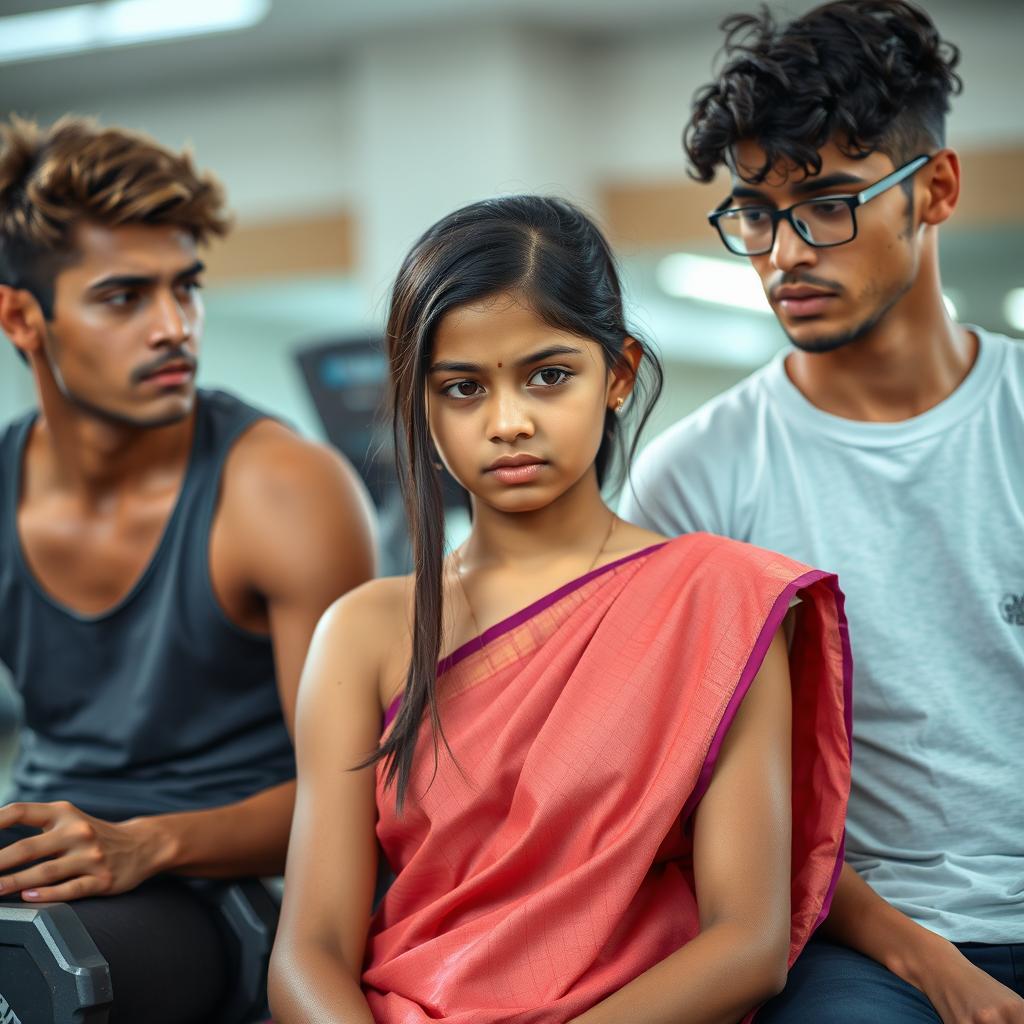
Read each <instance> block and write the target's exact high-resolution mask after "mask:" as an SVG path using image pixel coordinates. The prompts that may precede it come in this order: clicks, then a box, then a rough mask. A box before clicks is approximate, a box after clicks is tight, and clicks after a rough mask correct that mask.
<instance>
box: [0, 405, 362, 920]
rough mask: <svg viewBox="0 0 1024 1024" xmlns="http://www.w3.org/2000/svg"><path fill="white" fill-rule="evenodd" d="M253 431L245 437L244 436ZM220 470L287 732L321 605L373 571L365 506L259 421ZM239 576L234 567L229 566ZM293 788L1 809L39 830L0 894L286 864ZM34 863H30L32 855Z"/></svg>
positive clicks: (328, 456)
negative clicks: (222, 798) (98, 810)
mask: <svg viewBox="0 0 1024 1024" xmlns="http://www.w3.org/2000/svg"><path fill="white" fill-rule="evenodd" d="M250 435H251V436H250ZM250 435H246V437H245V438H243V439H242V441H240V442H239V444H238V445H237V446H236V450H235V451H234V452H232V455H231V456H230V458H229V460H228V464H227V466H226V468H225V474H224V481H223V485H222V499H221V504H220V508H219V510H218V527H217V528H218V529H220V528H222V527H223V529H224V530H225V531H226V536H228V537H229V538H230V542H229V544H228V545H227V547H226V554H225V557H226V558H227V559H228V561H229V562H230V563H231V564H232V565H235V564H236V563H237V565H238V566H239V570H240V572H241V573H242V574H243V578H244V581H245V583H246V585H247V586H248V587H250V588H251V589H252V591H253V592H254V593H255V594H258V595H260V596H261V597H262V599H263V601H264V602H265V605H266V609H267V618H268V621H269V625H270V633H271V637H272V639H273V644H274V658H275V663H276V666H277V679H278V689H279V692H280V696H281V705H282V709H283V712H284V716H285V721H286V722H287V724H288V727H289V730H291V728H292V723H293V717H294V709H295V701H296V694H297V691H298V680H299V675H300V673H301V671H302V664H303V660H304V658H305V655H306V650H307V648H308V646H309V641H310V638H311V637H312V634H313V629H314V628H315V626H316V623H317V621H318V620H319V618H320V616H321V614H322V613H323V611H324V609H325V608H327V606H328V605H329V604H330V603H331V602H332V601H334V600H335V599H336V598H337V597H339V596H340V595H341V594H343V593H345V592H346V591H348V590H350V589H352V588H354V587H355V586H358V585H359V584H360V583H362V582H364V581H365V580H367V579H369V578H370V577H371V576H372V575H373V571H374V555H373V532H372V525H371V524H372V518H371V512H370V505H369V501H368V499H367V497H366V495H365V492H364V491H363V489H362V487H361V485H360V484H359V482H358V480H357V478H356V477H355V474H354V472H353V471H352V469H351V467H349V466H348V465H347V463H345V462H344V461H343V460H342V459H340V458H339V457H338V456H337V455H336V454H334V453H332V452H330V451H328V450H326V449H324V448H322V447H320V446H318V445H313V444H310V443H309V442H306V441H303V440H301V439H299V438H298V437H296V436H295V435H294V434H292V433H291V432H290V431H287V430H285V428H283V427H281V426H280V425H278V424H274V423H269V422H268V423H266V424H262V423H261V424H258V425H257V426H256V427H255V428H253V430H252V431H251V432H250ZM232 571H234V570H232ZM294 795H295V786H294V783H291V782H288V783H285V784H282V785H279V786H274V787H272V788H270V789H267V790H264V791H262V792H260V793H256V794H254V795H252V796H250V797H248V798H246V799H245V800H241V801H238V802H236V803H232V804H229V805H226V806H223V807H217V808H210V809H207V810H202V811H189V812H180V813H174V814H162V815H153V816H147V817H139V818H134V819H131V820H129V821H126V822H120V823H110V822H105V821H102V820H100V819H96V818H92V817H90V816H89V815H86V814H85V813H84V812H82V811H80V810H78V809H77V808H75V807H73V806H71V805H70V804H66V803H63V802H61V803H54V804H17V805H11V806H10V807H7V808H3V809H2V810H0V828H6V827H9V826H11V825H15V824H25V825H30V826H32V827H35V828H40V829H42V830H43V833H42V835H39V836H33V837H31V838H29V839H23V840H21V841H19V842H17V843H13V844H11V845H10V846H8V847H6V848H5V849H3V850H0V892H4V893H11V892H22V893H23V894H24V895H25V896H26V898H28V899H35V900H40V901H46V900H69V899H78V898H81V897H83V896H95V895H104V894H108V895H112V894H116V893H118V892H125V891H127V890H128V889H131V888H134V887H135V886H136V885H138V884H139V883H140V882H142V881H144V880H145V879H146V878H148V877H150V876H152V875H154V874H157V873H160V872H168V871H169V872H177V873H180V874H188V875H198V876H207V877H231V876H238V875H252V874H272V873H276V872H279V871H281V870H283V866H284V855H285V851H286V849H287V845H288V831H289V826H290V822H291V816H292V809H293V805H294ZM35 860H41V863H39V864H36V865H33V866H28V867H27V866H26V865H28V864H30V863H31V862H32V861H35Z"/></svg>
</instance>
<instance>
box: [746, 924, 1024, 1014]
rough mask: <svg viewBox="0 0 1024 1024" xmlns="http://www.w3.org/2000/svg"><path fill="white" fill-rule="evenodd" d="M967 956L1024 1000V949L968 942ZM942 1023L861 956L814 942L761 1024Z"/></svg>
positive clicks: (919, 998)
mask: <svg viewBox="0 0 1024 1024" xmlns="http://www.w3.org/2000/svg"><path fill="white" fill-rule="evenodd" d="M957 948H958V949H959V950H960V952H961V953H963V954H964V956H965V957H967V959H968V960H970V961H971V963H973V964H974V965H975V967H980V968H981V969H982V970H983V971H985V972H986V973H988V974H990V975H992V977H993V978H995V979H996V981H998V982H1001V983H1002V984H1003V985H1005V986H1006V987H1007V988H1010V989H1013V990H1014V991H1015V992H1017V993H1018V995H1024V945H1011V946H990V945H984V944H982V943H974V942H968V943H963V944H960V945H958V946H957ZM809 1022H813V1024H941V1020H940V1018H939V1015H938V1014H937V1013H936V1012H935V1009H934V1008H933V1007H932V1004H931V1003H930V1002H929V1000H928V999H927V998H926V997H925V995H924V994H923V993H922V992H921V991H920V990H918V989H916V988H914V986H913V985H908V984H907V982H905V981H903V980H902V979H900V978H898V977H896V975H895V974H893V973H892V972H891V971H890V970H888V969H887V968H885V967H883V966H882V965H881V964H879V963H876V962H875V961H874V960H870V959H868V957H866V956H862V955H861V954H860V953H856V952H854V951H853V950H852V949H848V948H847V947H846V946H837V945H834V944H833V943H831V942H826V941H824V940H823V939H812V940H811V941H810V942H809V943H808V945H807V948H806V949H805V950H804V951H803V953H802V954H801V955H800V957H799V959H798V960H797V962H796V963H795V964H794V965H793V969H792V970H791V971H790V972H789V980H788V981H787V982H786V987H785V989H783V991H782V993H781V994H780V995H778V996H776V997H775V998H774V999H773V1000H772V1001H771V1002H769V1003H767V1004H766V1005H765V1006H764V1008H763V1009H762V1010H761V1011H760V1013H758V1015H757V1024H809Z"/></svg>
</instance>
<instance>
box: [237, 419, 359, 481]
mask: <svg viewBox="0 0 1024 1024" xmlns="http://www.w3.org/2000/svg"><path fill="white" fill-rule="evenodd" d="M223 486H224V491H225V494H227V492H228V489H229V488H240V489H242V490H244V491H247V492H248V491H249V490H250V489H255V490H258V491H259V492H261V493H262V494H263V495H264V496H265V497H266V498H269V499H271V500H274V499H281V500H287V498H288V496H289V495H290V494H292V493H293V492H294V489H295V488H299V489H302V490H305V489H314V490H323V489H325V488H327V489H335V490H337V491H341V492H349V493H351V495H352V496H353V497H355V496H357V495H358V496H359V497H360V498H361V499H362V498H363V497H364V493H365V492H364V491H363V486H362V483H361V482H360V480H359V477H358V475H357V474H356V472H355V470H354V469H353V467H352V464H351V463H350V462H349V461H348V460H347V459H346V458H345V457H344V456H343V455H341V454H340V453H339V452H338V451H336V450H335V449H333V448H330V447H328V446H327V445H325V444H320V443H319V442H316V441H311V440H309V439H307V438H304V437H300V436H299V435H298V434H297V433H295V431H294V430H292V429H290V428H289V427H286V426H285V425H284V424H283V423H279V422H278V421H277V420H272V419H262V420H257V422H256V423H254V424H253V425H252V426H251V427H250V428H249V429H248V430H247V431H246V432H245V433H244V434H243V435H242V436H241V437H240V438H239V439H238V441H237V442H236V444H235V446H234V448H233V449H232V450H231V454H230V455H229V457H228V461H227V465H226V466H225V471H224V485H223Z"/></svg>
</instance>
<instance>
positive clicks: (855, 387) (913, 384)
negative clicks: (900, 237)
mask: <svg viewBox="0 0 1024 1024" xmlns="http://www.w3.org/2000/svg"><path fill="white" fill-rule="evenodd" d="M919 284H922V282H919ZM977 355H978V339H977V338H976V337H975V336H974V335H973V334H972V333H971V332H970V331H968V330H967V329H966V328H964V327H962V326H960V325H959V324H956V323H954V322H953V321H951V320H950V319H949V317H948V316H947V314H946V310H945V307H944V306H943V304H942V293H941V290H940V289H939V285H938V280H937V279H936V280H935V282H934V286H933V287H927V288H925V287H921V288H919V287H918V286H915V287H914V288H913V289H911V291H909V292H908V293H907V294H906V295H904V296H903V297H902V298H901V299H900V301H899V302H897V303H896V305H895V306H893V308H892V309H890V310H889V312H888V313H887V314H886V315H885V316H884V317H883V318H882V320H880V321H879V323H878V324H877V325H876V326H875V327H874V328H873V329H872V330H871V331H870V332H869V333H868V334H866V335H865V336H864V337H862V338H859V339H858V340H857V341H854V342H851V343H850V344H848V345H845V346H843V347H842V348H838V349H835V350H834V351H832V352H822V353H811V352H800V351H797V352H791V353H790V354H789V355H788V356H787V357H786V363H785V366H786V372H787V374H788V376H789V378H790V380H791V381H792V382H793V383H794V384H795V385H796V387H797V388H798V389H799V390H800V392H801V393H802V394H803V395H804V397H805V398H807V400H808V401H810V402H811V403H813V404H814V405H816V406H817V407H818V408H819V409H822V410H824V411H825V412H828V413H832V414H833V415H835V416H842V417H843V418H845V419H851V420H863V421H868V422H883V423H891V422H899V421H901V420H907V419H910V418H911V417H913V416H919V415H920V414H921V413H923V412H927V410H929V409H931V408H933V407H934V406H936V405H938V404H939V403H940V402H942V401H943V400H944V399H946V398H948V397H949V396H950V395H951V394H952V393H953V392H954V391H955V390H956V389H957V388H958V387H959V386H960V384H961V383H962V382H963V380H964V378H965V377H966V376H967V374H968V373H969V372H970V370H971V367H972V366H973V365H974V361H975V359H976V358H977Z"/></svg>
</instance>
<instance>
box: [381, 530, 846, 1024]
mask: <svg viewBox="0 0 1024 1024" xmlns="http://www.w3.org/2000/svg"><path fill="white" fill-rule="evenodd" d="M794 597H799V598H800V603H799V604H798V605H797V606H796V609H795V629H794V633H793V636H792V641H791V645H790V671H791V675H792V686H793V714H794V720H793V871H792V933H791V934H792V941H791V947H790V963H792V962H793V959H795V957H796V955H797V953H798V952H799V951H800V950H801V949H802V948H803V946H804V943H805V942H806V941H807V939H808V937H809V936H810V934H811V933H812V932H813V930H814V928H815V927H816V926H817V924H818V923H819V922H820V921H821V920H822V918H823V917H824V915H825V914H826V912H827V910H828V904H829V901H830V899H831V895H832V891H833V888H834V886H835V882H836V879H837V877H838V871H839V868H840V866H841V864H842V850H843V820H844V815H845V810H846V800H847V794H848V790H849V771H850V676H851V663H850V654H849V646H848V642H847V636H846V625H845V619H844V616H843V608H842V604H843V602H842V594H841V593H840V591H839V589H838V585H837V581H836V579H835V577H834V576H831V575H829V574H827V573H824V572H819V571H816V570H811V569H808V567H807V566H804V565H800V564H799V563H797V562H793V561H791V560H789V559H787V558H784V557H783V556H781V555H777V554H773V553H771V552H767V551H762V550H760V549H758V548H754V547H751V546H749V545H746V544H740V543H738V542H735V541H730V540H725V539H723V538H720V537H712V536H709V535H707V534H693V535H689V536H685V537H681V538H678V539H676V540H674V541H669V542H668V543H665V544H661V545H658V546H656V547H653V548H648V549H646V550H644V551H641V552H638V553H637V554H634V555H631V556H628V557H626V558H623V559H621V560H619V561H617V562H614V563H612V564H610V565H606V566H602V567H601V568H599V569H596V570H594V571H592V572H590V573H588V574H587V575H585V576H583V577H581V578H579V579H577V580H574V581H573V582H571V583H569V584H566V585H565V586H564V587H561V588H560V589H559V590H557V591H555V592H554V593H552V594H550V595H548V596H547V597H545V598H543V599H542V600H540V601H538V602H536V603H534V604H532V605H530V606H529V607H528V608H525V609H523V610H522V611H521V612H519V613H517V614H516V615H513V616H512V617H511V618H509V619H506V620H505V621H504V622H502V623H499V624H498V625H497V626H494V627H493V628H491V629H489V630H487V631H486V632H485V633H483V634H482V635H481V636H479V637H477V638H476V639H475V640H472V641H470V642H469V643H468V644H466V645H465V646H463V647H462V648H460V649H459V650H458V651H456V652H455V653H454V654H452V655H451V656H450V657H448V658H447V659H445V660H444V661H443V662H442V663H441V664H440V665H439V693H440V700H441V716H442V722H443V725H444V730H445V734H446V736H447V739H448V742H449V743H450V745H451V749H452V751H453V753H454V755H455V758H456V759H457V764H456V763H455V762H454V761H453V760H452V758H451V757H450V756H448V754H447V753H446V752H445V751H444V748H443V746H442V749H441V752H440V755H439V762H438V767H437V773H436V776H435V775H434V758H433V749H432V744H431V736H430V731H429V726H424V728H423V730H422V731H421V734H420V740H419V747H418V748H417V754H416V761H415V763H414V768H413V775H412V782H411V785H410V788H409V795H408V797H407V799H406V803H405V809H404V811H403V813H402V814H401V815H396V813H395V796H394V790H393V789H388V790H385V789H384V788H383V785H382V781H381V780H382V778H383V773H382V772H378V790H377V800H378V807H379V809H380V819H379V823H378V836H379V838H380V842H381V845H382V847H383V850H384V852H385V854H386V856H387V858H388V860H389V862H390V863H391V865H392V867H393V869H394V870H395V872H396V875H397V878H396V880H395V882H394V884H393V885H392V887H391V889H390V890H389V891H388V893H387V895H386V897H385V899H384V901H383V903H382V904H381V906H380V908H379V910H378V912H377V914H376V916H375V918H374V920H373V923H372V926H371V931H370V936H369V940H368V944H367V960H366V969H365V972H364V976H363V986H364V991H365V992H366V995H367V998H368V1000H369V1003H370V1008H371V1010H372V1012H373V1015H374V1018H375V1019H376V1020H377V1021H378V1022H382V1024H421V1022H426V1021H444V1022H447V1024H497V1022H514V1024H562V1022H564V1021H567V1020H569V1019H571V1018H572V1017H574V1016H576V1015H578V1014H580V1013H582V1012H583V1011H584V1010H586V1009H588V1008H589V1007H591V1006H593V1005H594V1004H595V1003H597V1002H599V1001H600V1000H601V999H603V998H604V997H605V996H607V995H608V994H610V993H611V992H614V991H616V990H617V989H619V988H621V987H622V986H623V985H625V984H627V983H628V982H629V981H631V980H632V979H633V978H635V977H636V976H638V975H639V974H641V973H643V972H644V971H645V970H647V969H648V968H649V967H651V966H652V965H653V964H655V963H657V962H658V961H659V960H662V959H664V958H665V957H666V956H668V955H669V954H670V953H672V952H673V951H675V950H676V949H678V948H679V947H680V946H682V945H683V944H684V943H686V942H688V941H689V940H690V939H692V938H693V937H694V936H695V935H696V934H697V932H698V931H699V918H698V912H697V905H696V899H695V895H694V883H693V874H692V860H691V849H692V820H691V819H692V815H693V811H694V809H695V807H696V806H697V804H698V802H699V801H700V799H701V796H702V795H703V793H704V792H705V791H706V789H707V787H708V785H709V783H710V780H711V773H712V770H713V768H714V764H715V759H716V757H717V755H718V751H719V749H720V747H721V744H722V740H723V737H724V736H725V734H726V732H727V731H728V729H729V725H730V723H731V722H732V720H733V717H734V715H735V712H736V710H737V708H738V706H739V704H740V702H741V701H742V699H743V696H744V694H745V693H746V691H747V688H748V687H749V685H750V683H751V681H752V680H753V678H754V676H755V675H756V674H757V671H758V669H759V667H760V665H761V661H762V659H763V658H764V655H765V652H766V651H767V648H768V645H769V644H770V642H771V639H772V637H773V636H774V634H775V632H776V630H777V629H778V628H779V626H780V624H781V623H782V620H783V618H784V616H785V615H786V612H787V610H788V609H789V608H790V605H791V604H792V602H793V599H794ZM394 710H395V709H394V708H393V709H392V712H393V711H394Z"/></svg>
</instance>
